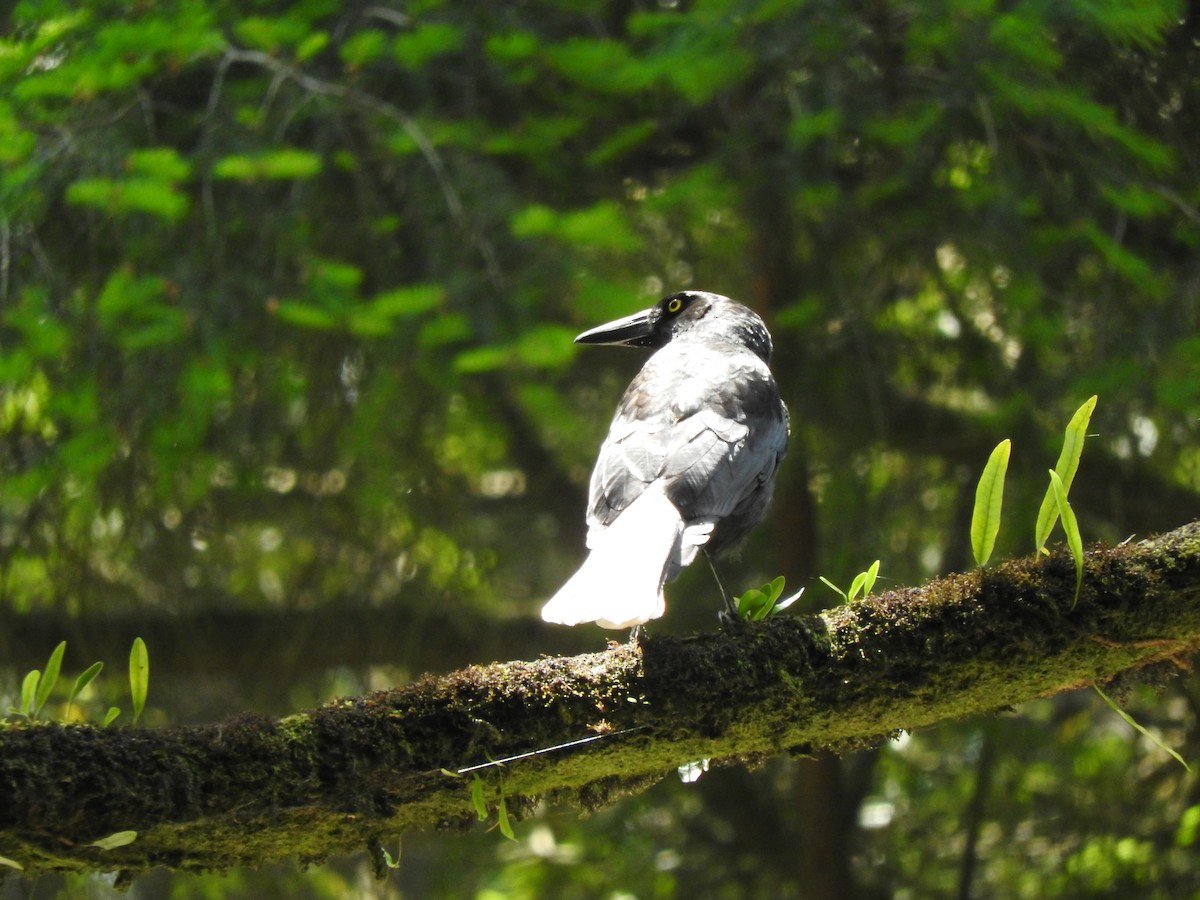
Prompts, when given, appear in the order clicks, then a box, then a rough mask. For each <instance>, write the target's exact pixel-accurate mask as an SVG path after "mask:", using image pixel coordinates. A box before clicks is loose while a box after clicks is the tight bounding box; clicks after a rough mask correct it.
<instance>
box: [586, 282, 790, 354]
mask: <svg viewBox="0 0 1200 900" xmlns="http://www.w3.org/2000/svg"><path fill="white" fill-rule="evenodd" d="M693 338H695V339H700V340H708V341H728V342H731V343H737V344H741V345H743V346H745V347H747V348H748V349H750V350H752V351H753V352H754V353H756V354H758V356H759V357H761V358H762V360H763V361H764V362H770V359H771V335H770V333H769V332H768V331H767V327H766V326H765V325H764V324H763V321H762V319H760V318H759V317H758V316H757V315H756V314H755V313H754V312H753V311H751V310H750V309H748V308H747V307H745V306H742V304H740V303H738V302H736V301H734V300H730V299H729V298H728V297H722V296H721V295H720V294H710V293H707V292H706V291H680V292H679V293H678V294H671V295H669V296H666V297H663V298H662V299H661V300H659V301H658V302H657V303H655V304H654V305H653V306H651V307H650V308H649V309H644V310H642V311H641V312H636V313H634V314H633V315H631V316H626V317H625V318H623V319H617V320H615V321H613V322H607V323H605V324H604V325H598V326H596V327H595V328H591V329H589V330H587V331H585V332H584V333H583V334H581V335H579V336H578V337H577V338H575V343H577V344H619V345H621V346H625V347H653V348H655V349H657V348H659V347H662V346H665V345H666V344H668V343H670V342H671V341H674V340H680V339H693Z"/></svg>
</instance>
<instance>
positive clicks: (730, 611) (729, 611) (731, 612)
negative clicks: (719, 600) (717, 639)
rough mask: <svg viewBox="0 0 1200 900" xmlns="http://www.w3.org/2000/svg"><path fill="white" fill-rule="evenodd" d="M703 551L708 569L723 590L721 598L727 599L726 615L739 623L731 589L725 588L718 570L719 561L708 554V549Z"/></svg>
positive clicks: (705, 548)
mask: <svg viewBox="0 0 1200 900" xmlns="http://www.w3.org/2000/svg"><path fill="white" fill-rule="evenodd" d="M703 550H704V558H705V559H707V560H708V567H709V568H710V569H712V573H713V578H715V579H717V587H719V588H720V589H721V596H722V597H724V598H725V615H727V616H729V617H730V618H731V619H733V620H734V621H737V617H738V611H737V604H736V603H734V602H733V595H732V594H730V593H729V589H728V588H726V587H725V582H724V581H722V580H721V573H720V571H719V570H718V569H717V561H716V560H715V559H713V555H712V554H711V553H709V552H708V548H707V547H704V548H703ZM722 618H724V616H723V617H722Z"/></svg>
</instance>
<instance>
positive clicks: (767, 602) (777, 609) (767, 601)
mask: <svg viewBox="0 0 1200 900" xmlns="http://www.w3.org/2000/svg"><path fill="white" fill-rule="evenodd" d="M803 593H804V588H801V589H800V590H798V591H796V593H794V594H792V596H790V597H788V598H786V599H783V600H780V599H779V598H780V595H782V594H783V576H782V575H780V576H778V577H776V578H774V579H772V581H771V583H770V584H764V585H763V586H762V587H760V588H751V589H750V590H748V591H746V593H744V594H742V596H740V597H738V599H737V611H738V616H739V617H740V618H742V619H745V620H746V621H747V622H759V621H762V620H763V619H765V618H767V617H768V616H773V615H775V614H776V613H781V612H783V611H784V610H785V609H787V608H788V607H789V606H791V605H792V604H793V603H795V602H796V601H797V600H799V599H800V595H801V594H803Z"/></svg>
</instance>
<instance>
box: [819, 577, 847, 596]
mask: <svg viewBox="0 0 1200 900" xmlns="http://www.w3.org/2000/svg"><path fill="white" fill-rule="evenodd" d="M817 577H818V578H820V579H821V583H822V584H824V585H825V587H827V588H829V589H830V590H832V591H835V592H837V593H838V594H841V595H842V599H843V600H846V601H849V599H850V598H849V597H847V596H846V592H845V591H843V590H842V589H841V588H840V587H838V586H837V585H836V584H834V583H833V582H832V581H830V580H829V579H828V578H826V577H825V576H824V575H818V576H817Z"/></svg>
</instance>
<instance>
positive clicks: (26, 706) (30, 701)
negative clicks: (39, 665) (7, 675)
mask: <svg viewBox="0 0 1200 900" xmlns="http://www.w3.org/2000/svg"><path fill="white" fill-rule="evenodd" d="M41 677H42V673H41V672H40V671H38V670H37V669H32V670H30V671H29V672H28V673H27V674H26V675H25V678H24V680H23V681H22V682H21V707H20V709H21V715H24V716H32V715H33V712H34V707H35V703H36V699H37V688H38V681H40V680H41Z"/></svg>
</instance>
